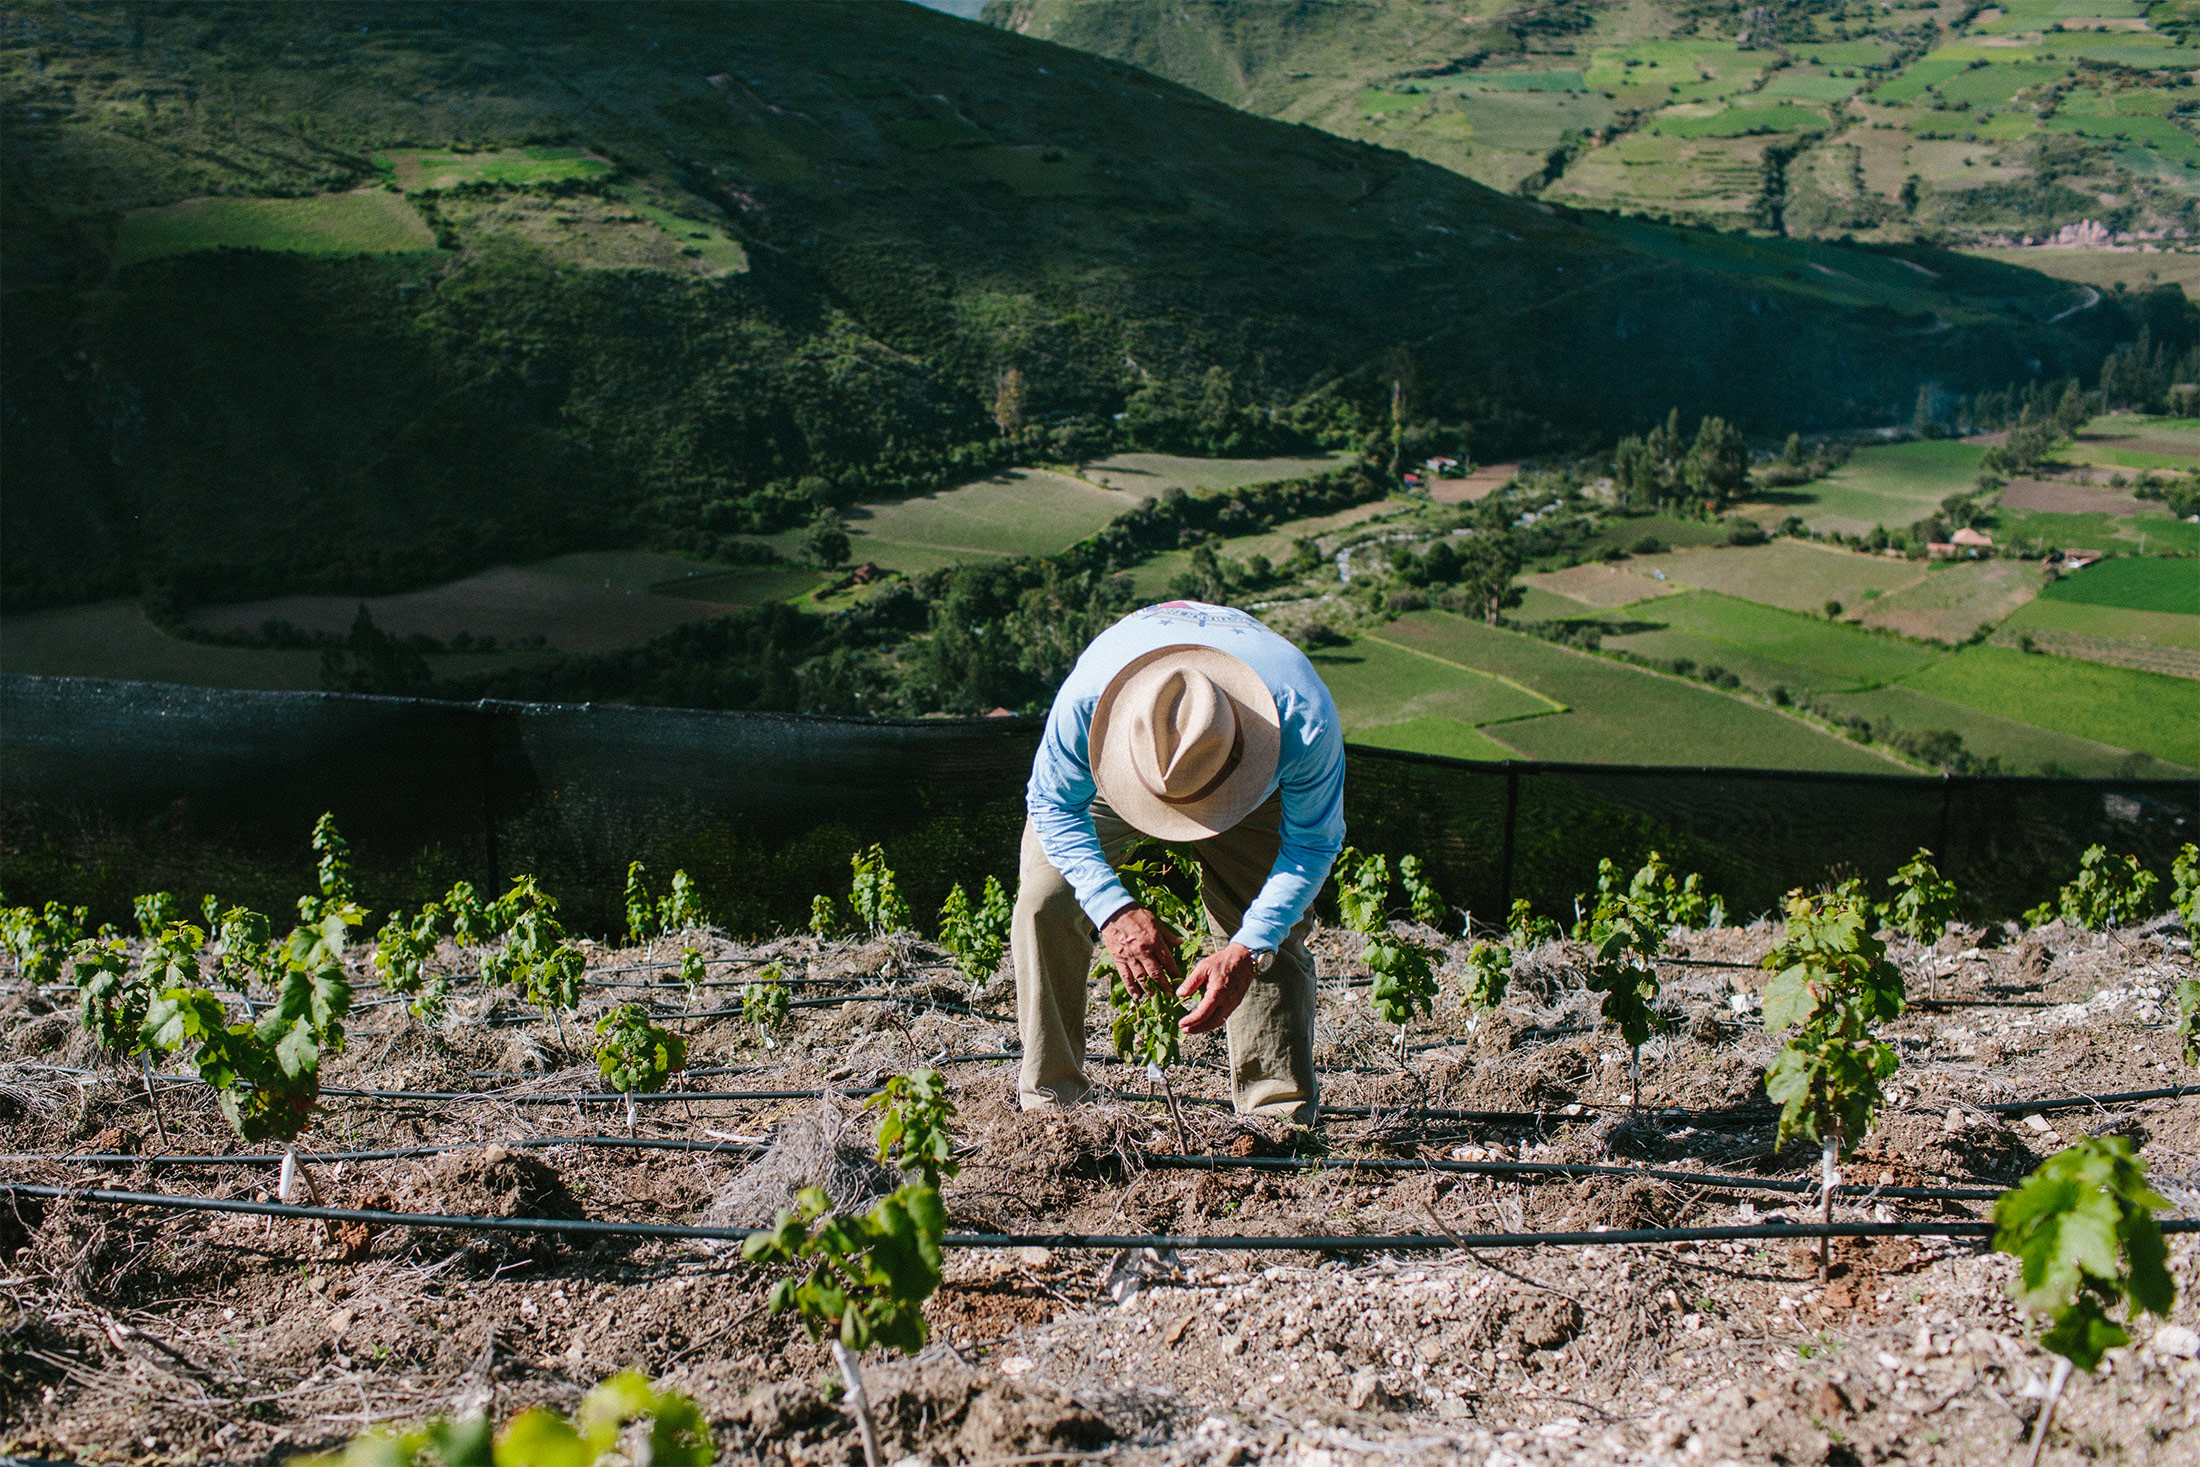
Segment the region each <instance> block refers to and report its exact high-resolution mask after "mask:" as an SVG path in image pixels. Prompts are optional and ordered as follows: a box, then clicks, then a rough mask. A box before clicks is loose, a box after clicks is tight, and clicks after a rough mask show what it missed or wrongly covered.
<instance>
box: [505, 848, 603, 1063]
mask: <svg viewBox="0 0 2200 1467" xmlns="http://www.w3.org/2000/svg"><path fill="white" fill-rule="evenodd" d="M557 912H558V904H557V902H556V901H554V900H553V899H552V898H551V897H550V896H549V895H548V894H547V893H545V892H544V891H543V890H542V889H541V888H540V887H538V886H537V885H536V884H535V878H534V877H532V876H522V877H520V878H519V879H518V880H517V881H515V882H514V883H513V884H512V889H511V890H510V891H508V892H506V893H505V894H504V895H503V896H501V897H499V898H497V900H496V901H495V902H494V903H492V904H491V908H490V915H491V918H492V920H493V921H494V922H495V925H496V926H497V927H498V928H499V929H500V930H501V931H503V932H504V934H505V938H504V946H503V947H501V948H499V949H497V950H496V951H494V952H489V953H484V954H482V958H481V976H482V978H483V979H484V980H486V981H487V982H489V983H493V984H495V985H497V986H498V987H500V988H509V989H511V990H513V991H514V992H515V993H517V994H518V995H519V996H520V997H521V998H522V999H523V1000H524V1001H525V1002H527V1003H531V1004H533V1005H534V1006H535V1007H537V1008H539V1009H541V1010H542V1011H543V1012H544V1013H545V1014H548V1015H549V1016H550V1017H551V1018H552V1019H554V1020H556V1021H557V1025H558V1031H559V1033H560V1035H561V1036H562V1035H563V1033H564V1030H565V1020H564V1018H563V1014H564V1011H565V1010H567V1009H570V1008H574V1007H576V1006H577V1005H578V1004H579V1003H580V1001H581V978H582V977H583V975H584V974H586V973H587V971H588V958H587V956H586V955H585V954H584V953H582V952H581V950H580V949H579V948H577V947H575V946H573V945H572V944H571V943H569V942H567V941H566V940H565V928H564V927H562V926H560V925H559V923H558V917H557Z"/></svg>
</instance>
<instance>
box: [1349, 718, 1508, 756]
mask: <svg viewBox="0 0 2200 1467" xmlns="http://www.w3.org/2000/svg"><path fill="white" fill-rule="evenodd" d="M1505 726H1506V727H1509V726H1510V725H1505ZM1349 742H1351V743H1355V744H1366V745H1368V746H1370V747H1372V748H1377V749H1402V750H1404V751H1405V752H1407V753H1409V754H1442V755H1443V756H1445V757H1446V758H1449V759H1480V760H1483V761H1486V762H1491V763H1494V762H1496V761H1498V760H1502V759H1517V758H1519V757H1520V751H1519V750H1517V749H1511V748H1507V747H1506V746H1505V745H1503V744H1500V743H1498V742H1497V741H1496V740H1495V739H1493V738H1491V737H1490V736H1489V735H1487V734H1485V733H1484V732H1483V731H1482V730H1480V729H1477V728H1472V727H1469V726H1468V725H1466V724H1464V723H1460V722H1457V721H1456V720H1454V719H1449V718H1437V717H1428V718H1409V719H1407V720H1406V721H1405V722H1403V723H1386V724H1383V725H1381V726H1380V727H1378V728H1369V729H1362V730H1361V731H1360V732H1358V733H1355V734H1353V735H1351V737H1350V740H1349Z"/></svg>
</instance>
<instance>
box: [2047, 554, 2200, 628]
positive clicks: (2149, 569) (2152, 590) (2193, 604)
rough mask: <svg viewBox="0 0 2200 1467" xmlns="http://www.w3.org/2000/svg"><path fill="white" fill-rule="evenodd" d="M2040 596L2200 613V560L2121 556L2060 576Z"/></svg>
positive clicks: (2078, 601) (2133, 608) (2093, 603)
mask: <svg viewBox="0 0 2200 1467" xmlns="http://www.w3.org/2000/svg"><path fill="white" fill-rule="evenodd" d="M2040 595H2041V596H2042V597H2043V598H2044V599H2046V600H2050V601H2061V602H2073V603H2076V604H2079V605H2083V606H2123V607H2129V608H2131V609H2132V610H2134V611H2167V612H2178V613H2184V614H2200V560H2170V559H2164V558H2161V557H2155V556H2149V557H2145V558H2139V557H2133V556H2118V557H2117V558H2115V559H2113V560H2104V561H2102V562H2101V563H2100V564H2098V565H2090V566H2087V567H2086V568H2085V569H2084V570H2082V571H2077V572H2075V573H2073V574H2071V575H2066V576H2060V577H2058V578H2056V580H2055V581H2054V582H2053V583H2052V584H2050V585H2049V586H2048V587H2047V589H2046V590H2044V591H2042V592H2041V593H2040Z"/></svg>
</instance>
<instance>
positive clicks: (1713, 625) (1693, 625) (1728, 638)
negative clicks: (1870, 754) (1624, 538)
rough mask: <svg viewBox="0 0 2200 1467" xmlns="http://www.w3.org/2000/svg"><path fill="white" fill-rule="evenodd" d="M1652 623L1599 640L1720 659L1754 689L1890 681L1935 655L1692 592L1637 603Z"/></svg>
mask: <svg viewBox="0 0 2200 1467" xmlns="http://www.w3.org/2000/svg"><path fill="white" fill-rule="evenodd" d="M1636 611H1637V614H1638V615H1639V617H1640V618H1641V619H1642V620H1643V621H1651V622H1657V623H1659V624H1660V626H1659V627H1658V629H1656V630H1647V631H1641V632H1631V633H1628V634H1626V635H1623V636H1617V637H1608V638H1606V639H1605V645H1606V646H1607V647H1612V648H1615V649H1617V650H1621V651H1629V652H1635V653H1638V654H1640V655H1642V656H1645V657H1654V658H1663V659H1666V660H1668V661H1670V660H1671V659H1673V658H1675V657H1688V658H1691V659H1693V660H1694V661H1696V662H1697V663H1699V664H1706V663H1718V664H1720V665H1723V666H1725V667H1727V668H1728V669H1730V670H1731V671H1733V672H1735V673H1737V674H1739V675H1740V676H1741V678H1742V680H1743V681H1744V682H1745V683H1749V684H1750V685H1751V686H1753V687H1757V688H1770V687H1773V686H1775V685H1777V684H1784V685H1786V686H1787V687H1789V688H1792V689H1794V690H1796V691H1798V692H1800V691H1804V690H1832V689H1835V688H1853V687H1859V686H1870V685H1876V684H1879V683H1884V682H1893V681H1895V680H1897V679H1899V678H1901V677H1903V676H1904V675H1906V674H1908V673H1912V672H1915V671H1917V670H1918V669H1920V668H1922V667H1924V666H1926V665H1927V664H1929V663H1930V662H1932V660H1933V659H1934V657H1935V656H1936V655H1937V654H1935V653H1934V652H1932V651H1930V650H1929V649H1927V648H1923V647H1919V646H1916V645H1914V644H1912V643H1909V642H1904V641H1899V640H1897V639H1895V638H1893V637H1880V636H1874V635H1872V634H1871V633H1870V632H1866V631H1862V630H1860V629H1858V628H1855V627H1851V626H1844V625H1841V624H1839V623H1834V622H1828V621H1825V620H1823V619H1822V618H1818V617H1811V616H1805V615H1802V614H1801V613H1799V612H1793V611H1782V610H1779V609H1778V608H1776V607H1770V606H1760V605H1758V604H1757V603H1755V602H1751V601H1741V600H1737V599H1735V598H1734V597H1731V596H1722V595H1718V594H1716V593H1713V592H1707V591H1697V592H1692V593H1690V594H1688V595H1685V596H1673V597H1668V598H1665V599H1663V600H1660V601H1656V602H1653V603H1645V604H1643V605H1642V606H1640V607H1639V608H1637V609H1636Z"/></svg>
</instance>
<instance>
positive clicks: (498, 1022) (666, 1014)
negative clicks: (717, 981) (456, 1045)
mask: <svg viewBox="0 0 2200 1467" xmlns="http://www.w3.org/2000/svg"><path fill="white" fill-rule="evenodd" d="M841 1003H894V1004H901V1005H904V1006H905V1007H908V1008H916V1009H934V1010H937V1011H939V1012H940V1013H945V1014H964V1015H967V1016H968V1017H970V1018H973V1019H986V1020H989V1021H990V1022H992V1023H995V1024H1013V1023H1015V1022H1016V1020H1015V1019H1014V1018H1013V1017H1011V1016H1009V1015H1007V1014H994V1013H988V1012H986V1011H985V1010H984V1009H974V1008H972V1007H970V1006H969V1005H968V1004H961V1003H956V1002H955V1001H954V1000H953V999H946V998H924V997H921V996H919V995H916V994H908V993H876V992H872V991H870V990H865V991H863V992H859V993H830V994H826V995H824V996H823V997H821V998H797V999H790V1000H789V1001H788V1003H787V1007H788V1008H791V1009H821V1008H827V1007H830V1006H831V1005H833V1004H841ZM741 1012H742V1011H741V1009H740V1008H739V1007H738V1006H729V1007H725V1008H715V1009H689V1010H687V1011H685V1012H683V1011H681V1010H679V1009H651V1010H650V1013H649V1016H650V1017H651V1018H653V1019H724V1018H729V1017H730V1018H738V1017H740V1015H741ZM481 1022H482V1023H483V1024H485V1025H488V1026H490V1027H492V1028H501V1027H509V1026H511V1025H515V1024H538V1023H541V1022H542V1018H541V1016H540V1015H538V1014H531V1013H529V1014H497V1015H494V1016H492V1017H490V1018H487V1019H483V1020H482V1021H481Z"/></svg>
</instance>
